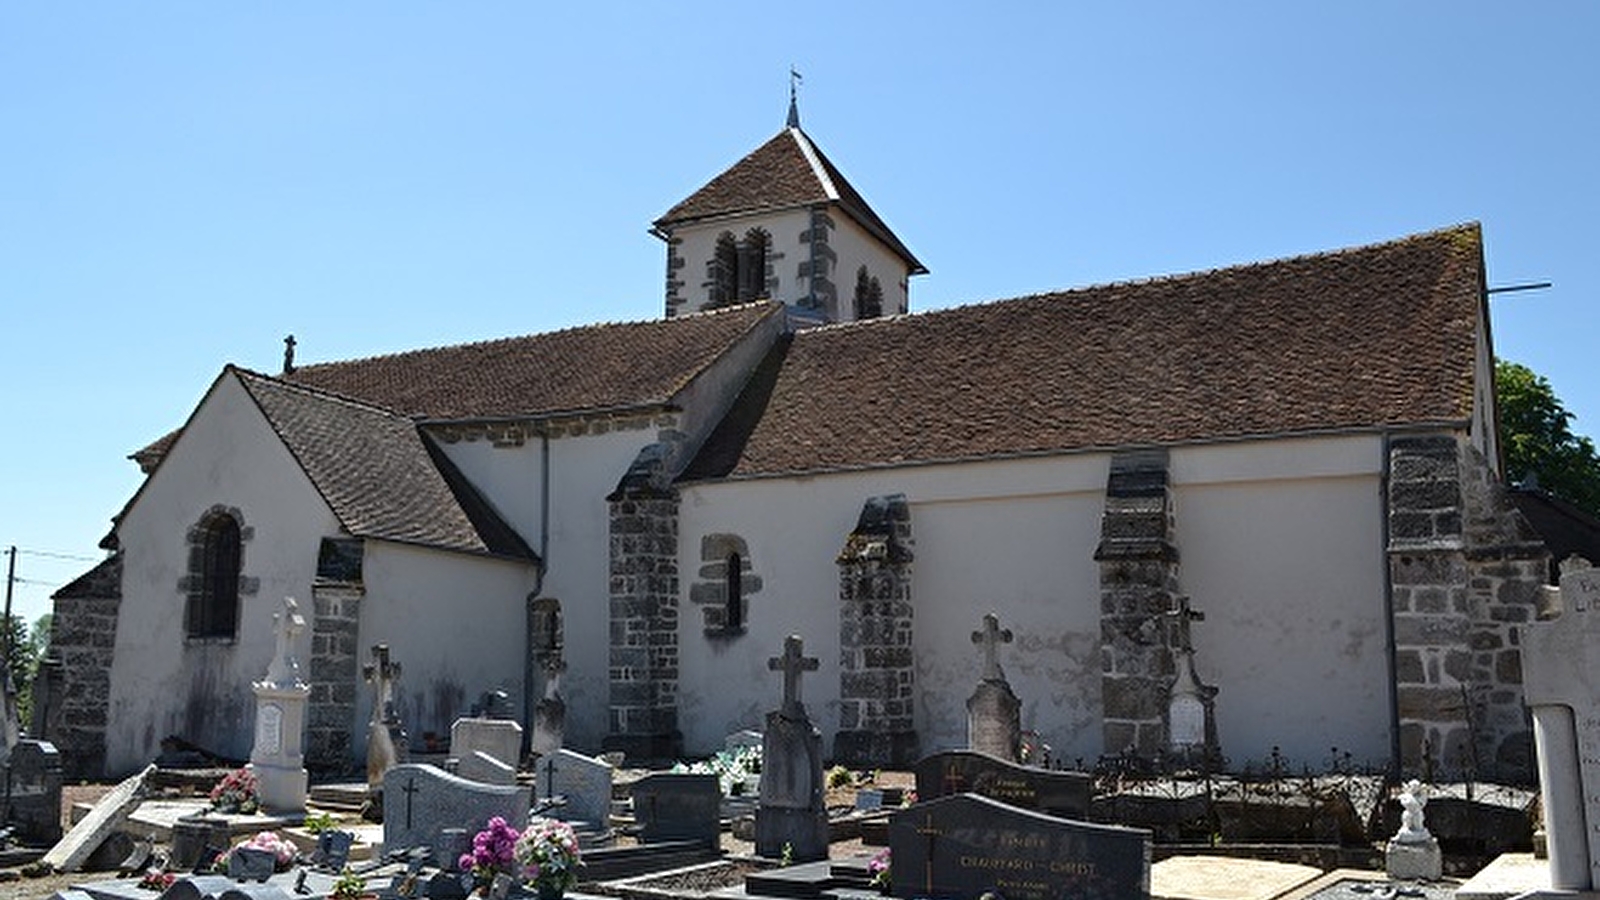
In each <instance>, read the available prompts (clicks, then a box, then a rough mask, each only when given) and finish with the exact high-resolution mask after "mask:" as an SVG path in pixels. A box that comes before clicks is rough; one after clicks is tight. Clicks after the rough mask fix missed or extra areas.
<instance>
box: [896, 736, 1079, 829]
mask: <svg viewBox="0 0 1600 900" xmlns="http://www.w3.org/2000/svg"><path fill="white" fill-rule="evenodd" d="M914 771H915V772H916V776H917V797H918V798H920V799H923V800H932V799H933V798H935V797H945V796H949V795H951V794H962V793H973V794H981V795H983V796H985V797H989V798H990V799H993V800H998V801H1000V802H1002V803H1007V804H1010V805H1012V806H1015V807H1018V808H1020V809H1031V810H1037V811H1039V812H1043V813H1049V814H1050V815H1053V816H1062V817H1065V818H1069V819H1083V818H1087V817H1088V815H1089V796H1090V788H1091V782H1092V779H1091V778H1090V777H1089V776H1088V775H1086V774H1083V773H1081V772H1056V771H1051V770H1049V769H1035V768H1033V767H1031V766H1021V765H1017V764H1016V763H1012V762H1007V761H1006V760H1003V759H996V758H995V757H993V756H987V755H985V754H982V753H974V752H972V751H970V750H949V751H946V752H943V753H935V754H933V755H931V756H926V757H923V758H922V759H921V760H919V761H918V762H917V764H916V766H915V769H914Z"/></svg>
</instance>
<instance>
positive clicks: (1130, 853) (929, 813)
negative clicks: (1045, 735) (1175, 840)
mask: <svg viewBox="0 0 1600 900" xmlns="http://www.w3.org/2000/svg"><path fill="white" fill-rule="evenodd" d="M889 848H890V852H891V854H892V856H893V859H894V867H893V868H892V870H891V873H892V874H891V881H892V883H891V887H890V891H891V893H892V894H893V895H894V896H896V897H903V898H913V897H950V898H959V900H976V898H977V897H979V896H981V895H983V894H985V893H994V894H997V895H999V896H1000V897H1004V898H1006V900H1060V898H1066V897H1071V898H1074V900H1137V898H1146V900H1147V898H1149V896H1150V833H1149V832H1147V831H1141V830H1139V829H1135V828H1122V827H1120V826H1115V825H1093V824H1089V823H1086V822H1073V821H1068V820H1066V819H1060V818H1057V817H1055V816H1048V815H1045V814H1044V813H1037V812H1030V811H1028V810H1023V809H1017V808H1016V807H1014V806H1008V805H1006V804H1004V803H1000V802H998V801H995V800H990V799H989V798H987V797H978V796H974V795H971V794H962V795H958V796H953V797H941V798H939V799H937V800H932V801H929V802H926V803H919V804H917V805H916V806H913V807H911V808H909V809H905V810H901V811H900V812H898V813H896V814H895V815H894V816H893V817H891V818H890V820H889Z"/></svg>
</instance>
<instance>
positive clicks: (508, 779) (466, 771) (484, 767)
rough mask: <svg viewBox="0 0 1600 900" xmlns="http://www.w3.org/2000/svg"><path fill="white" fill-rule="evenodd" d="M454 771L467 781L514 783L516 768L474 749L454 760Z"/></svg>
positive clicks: (515, 781) (515, 780)
mask: <svg viewBox="0 0 1600 900" xmlns="http://www.w3.org/2000/svg"><path fill="white" fill-rule="evenodd" d="M455 764H456V768H455V773H456V774H457V775H460V776H461V777H462V778H465V779H467V780H468V781H481V782H483V783H484V784H501V785H505V784H516V783H517V770H516V768H514V767H512V766H509V765H507V764H505V763H503V762H501V761H500V760H498V759H495V758H494V757H493V756H490V755H489V754H487V753H485V752H483V751H482V750H474V751H472V752H471V753H470V754H468V755H466V756H463V757H460V758H459V759H456V760H455Z"/></svg>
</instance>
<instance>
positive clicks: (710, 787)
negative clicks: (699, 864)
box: [633, 772, 722, 846]
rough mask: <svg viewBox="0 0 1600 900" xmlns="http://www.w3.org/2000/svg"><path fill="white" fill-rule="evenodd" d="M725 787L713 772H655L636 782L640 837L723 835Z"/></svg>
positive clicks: (708, 838)
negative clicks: (723, 797)
mask: <svg viewBox="0 0 1600 900" xmlns="http://www.w3.org/2000/svg"><path fill="white" fill-rule="evenodd" d="M721 807H722V787H721V785H720V784H719V783H718V781H717V776H715V775H713V774H710V773H688V772H652V773H650V774H649V775H645V776H644V777H642V778H640V779H639V780H638V781H635V782H634V783H633V815H634V818H636V819H637V820H638V821H639V828H640V831H639V840H640V841H641V842H643V843H652V842H657V841H700V842H702V843H705V844H710V845H712V846H715V845H716V844H717V842H718V841H719V840H720V839H721V836H722V820H721Z"/></svg>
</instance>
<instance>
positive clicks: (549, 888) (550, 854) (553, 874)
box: [515, 818, 583, 900]
mask: <svg viewBox="0 0 1600 900" xmlns="http://www.w3.org/2000/svg"><path fill="white" fill-rule="evenodd" d="M515 852H516V859H517V864H518V865H520V866H521V867H522V874H523V877H524V878H525V879H527V882H528V884H529V885H530V886H532V887H533V889H534V890H536V891H538V893H539V898H540V900H560V898H561V897H562V896H563V895H564V894H566V892H567V891H568V890H570V889H571V888H572V887H573V886H574V885H576V884H577V883H578V867H579V866H581V865H583V859H582V856H581V854H580V853H579V852H578V836H577V834H576V833H574V832H573V830H572V826H571V825H568V824H567V823H565V822H563V821H561V820H559V819H542V818H541V819H534V820H533V821H532V822H529V823H528V827H527V830H525V831H523V832H522V836H521V837H519V838H517V842H516V851H515Z"/></svg>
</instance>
